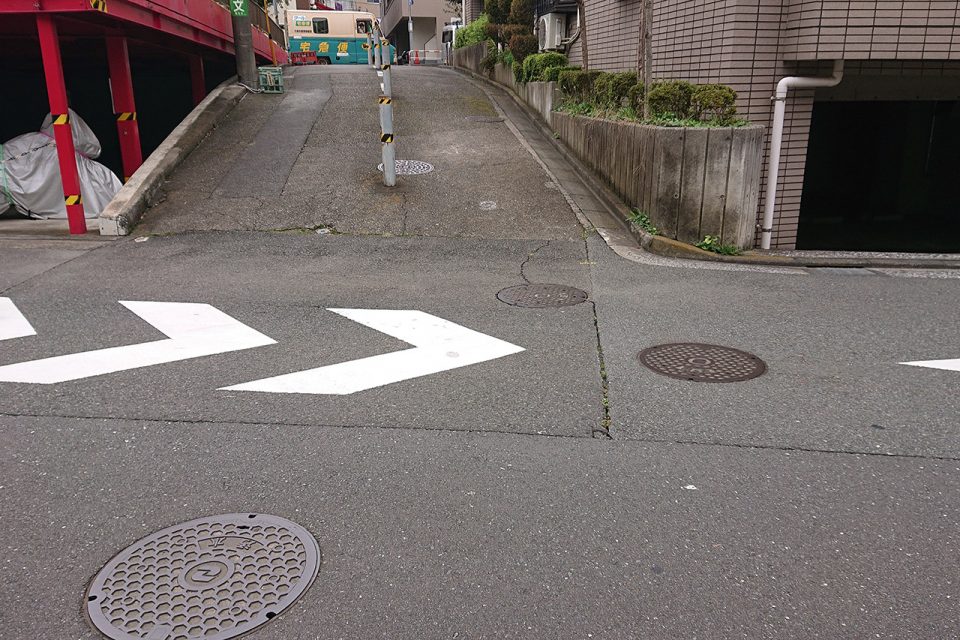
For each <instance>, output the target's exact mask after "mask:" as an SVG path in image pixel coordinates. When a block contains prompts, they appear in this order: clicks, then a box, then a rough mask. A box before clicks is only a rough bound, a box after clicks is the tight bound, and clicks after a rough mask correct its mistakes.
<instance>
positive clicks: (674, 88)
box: [650, 80, 694, 119]
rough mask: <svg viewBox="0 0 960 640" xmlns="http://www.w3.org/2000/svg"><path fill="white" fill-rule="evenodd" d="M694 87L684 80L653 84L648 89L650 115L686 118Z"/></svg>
mask: <svg viewBox="0 0 960 640" xmlns="http://www.w3.org/2000/svg"><path fill="white" fill-rule="evenodd" d="M693 90H694V86H693V84H691V83H689V82H687V81H686V80H667V81H665V82H655V83H654V84H653V86H652V87H650V114H651V115H653V116H655V117H665V118H671V117H672V118H678V119H682V118H687V117H689V116H690V98H691V97H692V96H693Z"/></svg>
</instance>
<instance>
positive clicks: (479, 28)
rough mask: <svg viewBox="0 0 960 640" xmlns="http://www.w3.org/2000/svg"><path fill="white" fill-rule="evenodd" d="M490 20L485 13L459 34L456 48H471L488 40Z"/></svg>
mask: <svg viewBox="0 0 960 640" xmlns="http://www.w3.org/2000/svg"><path fill="white" fill-rule="evenodd" d="M489 23H490V18H489V17H488V16H487V14H485V13H481V14H480V17H479V18H477V19H476V20H474V21H473V22H471V23H470V24H468V25H467V26H465V27H464V28H463V29H460V30H459V31H458V32H457V42H456V48H457V49H461V48H463V47H471V46H473V45H475V44H480V43H481V42H483V41H484V40H486V39H487V25H488V24H489Z"/></svg>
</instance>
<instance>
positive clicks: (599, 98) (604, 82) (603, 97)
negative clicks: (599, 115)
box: [588, 72, 613, 109]
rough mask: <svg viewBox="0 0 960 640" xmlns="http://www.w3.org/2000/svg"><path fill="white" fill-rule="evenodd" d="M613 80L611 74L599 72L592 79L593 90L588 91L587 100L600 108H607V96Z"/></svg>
mask: <svg viewBox="0 0 960 640" xmlns="http://www.w3.org/2000/svg"><path fill="white" fill-rule="evenodd" d="M612 82H613V74H612V73H606V72H600V73H599V74H598V75H597V77H596V78H594V79H593V91H591V92H590V95H589V98H588V99H589V100H590V101H591V102H593V104H595V105H596V106H598V107H600V108H601V109H606V108H607V96H608V95H609V93H610V84H611V83H612Z"/></svg>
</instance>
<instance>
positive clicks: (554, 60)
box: [522, 53, 567, 82]
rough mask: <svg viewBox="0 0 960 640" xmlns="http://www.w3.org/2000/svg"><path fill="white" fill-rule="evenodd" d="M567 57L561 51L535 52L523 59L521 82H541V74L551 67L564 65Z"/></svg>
mask: <svg viewBox="0 0 960 640" xmlns="http://www.w3.org/2000/svg"><path fill="white" fill-rule="evenodd" d="M566 64H567V57H566V56H565V55H563V54H562V53H535V54H533V55H529V56H527V57H526V59H524V61H523V79H522V81H523V82H542V81H543V74H544V72H545V71H546V70H547V69H550V68H552V67H564V66H566Z"/></svg>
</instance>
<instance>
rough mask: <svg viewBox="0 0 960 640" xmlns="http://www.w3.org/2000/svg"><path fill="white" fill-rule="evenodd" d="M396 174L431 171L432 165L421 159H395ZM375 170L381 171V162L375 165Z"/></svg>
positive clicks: (408, 174)
mask: <svg viewBox="0 0 960 640" xmlns="http://www.w3.org/2000/svg"><path fill="white" fill-rule="evenodd" d="M396 163H397V165H396V166H397V175H398V176H418V175H420V174H423V173H430V172H431V171H433V165H432V164H430V163H429V162H423V161H421V160H396ZM377 171H383V163H382V162H381V163H380V164H378V165H377Z"/></svg>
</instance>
